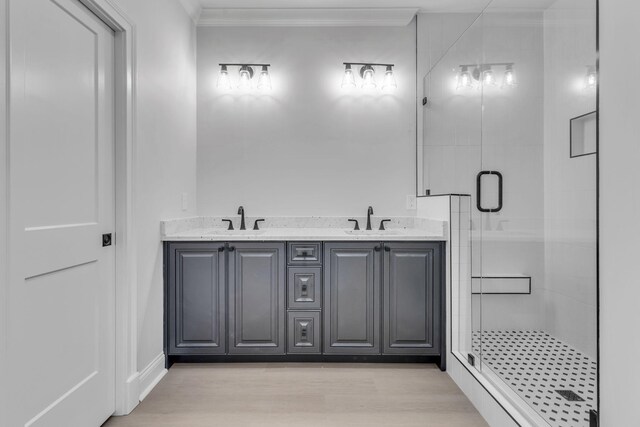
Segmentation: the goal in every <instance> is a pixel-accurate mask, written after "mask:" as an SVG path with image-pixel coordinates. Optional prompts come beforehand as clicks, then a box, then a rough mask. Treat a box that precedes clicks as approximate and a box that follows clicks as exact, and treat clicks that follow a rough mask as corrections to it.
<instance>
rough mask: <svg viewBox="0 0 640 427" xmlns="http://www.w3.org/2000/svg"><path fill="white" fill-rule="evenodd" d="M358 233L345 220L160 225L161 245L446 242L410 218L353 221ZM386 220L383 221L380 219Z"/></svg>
mask: <svg viewBox="0 0 640 427" xmlns="http://www.w3.org/2000/svg"><path fill="white" fill-rule="evenodd" d="M357 219H358V220H359V221H360V228H361V230H359V231H356V230H353V223H350V222H348V221H347V220H348V218H347V217H272V218H265V221H264V222H261V223H260V228H261V229H260V230H257V231H256V230H252V228H253V223H254V220H255V218H253V217H251V218H249V217H247V218H246V225H247V228H248V230H238V227H239V219H238V218H235V217H234V218H233V220H234V226H235V228H236V229H235V230H227V228H226V224H225V223H223V222H222V217H192V218H183V219H176V220H168V221H162V222H161V238H162V240H163V241H312V240H319V241H349V240H401V241H424V240H446V238H447V236H446V234H445V233H446V227H445V223H444V222H442V221H435V220H428V219H423V218H413V217H393V218H391V222H387V223H385V227H386V230H383V231H382V230H378V228H379V223H380V220H381V219H382V217H372V219H371V223H372V228H374V230H371V231H367V230H364V228H365V226H366V218H357ZM384 219H386V218H384Z"/></svg>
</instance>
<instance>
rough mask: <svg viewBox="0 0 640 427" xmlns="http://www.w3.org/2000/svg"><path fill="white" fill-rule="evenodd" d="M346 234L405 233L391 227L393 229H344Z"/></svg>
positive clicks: (377, 234) (376, 234) (378, 234)
mask: <svg viewBox="0 0 640 427" xmlns="http://www.w3.org/2000/svg"><path fill="white" fill-rule="evenodd" d="M344 232H345V233H346V234H350V235H353V236H380V235H385V234H394V235H396V234H403V231H402V230H398V229H395V230H394V229H391V230H344Z"/></svg>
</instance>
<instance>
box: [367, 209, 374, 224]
mask: <svg viewBox="0 0 640 427" xmlns="http://www.w3.org/2000/svg"><path fill="white" fill-rule="evenodd" d="M371 215H373V208H372V207H371V206H369V209H368V210H367V230H371Z"/></svg>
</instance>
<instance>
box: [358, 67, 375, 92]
mask: <svg viewBox="0 0 640 427" xmlns="http://www.w3.org/2000/svg"><path fill="white" fill-rule="evenodd" d="M360 73H361V74H362V88H363V89H369V90H373V89H375V88H376V87H377V86H378V85H377V84H376V79H375V77H374V74H375V71H374V70H373V67H372V66H371V65H365V66H364V67H362V70H361V71H360Z"/></svg>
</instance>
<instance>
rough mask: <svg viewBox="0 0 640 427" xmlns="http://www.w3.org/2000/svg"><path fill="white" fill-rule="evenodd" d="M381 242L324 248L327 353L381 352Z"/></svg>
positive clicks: (350, 243) (325, 337)
mask: <svg viewBox="0 0 640 427" xmlns="http://www.w3.org/2000/svg"><path fill="white" fill-rule="evenodd" d="M381 260H382V258H381V251H380V243H378V242H362V243H360V242H349V243H325V245H324V274H323V278H324V279H323V280H324V302H323V308H324V328H323V329H324V334H323V335H324V353H325V354H379V353H380V282H381Z"/></svg>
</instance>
